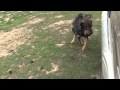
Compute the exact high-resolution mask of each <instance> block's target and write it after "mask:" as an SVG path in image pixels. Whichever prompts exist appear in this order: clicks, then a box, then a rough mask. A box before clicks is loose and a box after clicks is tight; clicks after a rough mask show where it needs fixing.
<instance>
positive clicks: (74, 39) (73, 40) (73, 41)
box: [71, 34, 77, 43]
mask: <svg viewBox="0 0 120 90" xmlns="http://www.w3.org/2000/svg"><path fill="white" fill-rule="evenodd" d="M76 39H77V37H76V35H75V34H74V37H73V39H72V41H71V43H75V42H76Z"/></svg>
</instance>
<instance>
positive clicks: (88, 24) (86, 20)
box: [80, 14, 93, 36]
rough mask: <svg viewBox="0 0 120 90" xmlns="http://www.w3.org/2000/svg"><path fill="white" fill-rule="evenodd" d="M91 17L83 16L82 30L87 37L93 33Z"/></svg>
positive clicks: (81, 21)
mask: <svg viewBox="0 0 120 90" xmlns="http://www.w3.org/2000/svg"><path fill="white" fill-rule="evenodd" d="M91 17H92V16H91V15H85V14H82V17H81V20H80V25H81V29H82V30H83V33H84V35H85V36H90V35H91V34H92V33H93V31H92V20H91Z"/></svg>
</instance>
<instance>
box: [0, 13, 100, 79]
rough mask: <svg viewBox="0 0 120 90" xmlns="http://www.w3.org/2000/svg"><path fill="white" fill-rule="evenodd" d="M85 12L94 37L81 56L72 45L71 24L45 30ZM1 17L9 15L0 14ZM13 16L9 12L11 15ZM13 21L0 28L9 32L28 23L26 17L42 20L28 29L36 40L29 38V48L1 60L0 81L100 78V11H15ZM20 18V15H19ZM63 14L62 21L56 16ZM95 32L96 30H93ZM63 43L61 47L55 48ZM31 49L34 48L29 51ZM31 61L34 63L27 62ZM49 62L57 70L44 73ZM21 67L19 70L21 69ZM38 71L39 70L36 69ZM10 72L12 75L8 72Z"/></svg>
mask: <svg viewBox="0 0 120 90" xmlns="http://www.w3.org/2000/svg"><path fill="white" fill-rule="evenodd" d="M80 12H82V13H88V14H92V16H93V29H94V34H93V35H92V36H91V38H89V43H88V44H89V45H88V48H87V50H86V51H85V52H84V53H83V52H82V51H81V48H82V47H81V46H80V44H79V43H77V44H71V43H70V42H71V40H72V38H73V33H72V31H71V24H68V25H67V26H65V25H61V26H60V28H59V29H55V27H54V28H47V29H43V27H48V26H49V25H50V24H53V23H55V22H58V21H60V20H71V19H73V18H74V17H75V16H76V15H77V14H78V13H80ZM0 13H1V14H2V15H6V14H8V12H0ZM10 13H11V14H12V12H10ZM14 13H15V14H14V17H13V18H14V21H12V22H8V23H1V24H0V29H4V30H5V29H9V28H12V27H16V26H17V25H19V24H22V23H23V22H26V21H28V18H29V17H31V16H35V17H36V18H45V20H44V22H42V23H37V24H34V25H31V26H29V27H28V29H33V33H34V36H37V38H36V39H34V37H31V38H30V39H29V42H30V43H31V44H30V45H27V44H25V45H22V46H21V47H19V49H18V51H17V52H16V53H13V54H12V55H11V56H7V57H2V58H0V78H27V79H28V78H30V76H31V78H37V79H38V78H39V79H51V78H52V79H57V78H58V79H74V78H75V79H91V76H92V75H99V71H100V68H101V31H100V29H101V28H100V21H95V20H96V19H98V18H99V19H100V17H101V12H100V11H61V12H60V11H59V12H56V11H52V12H50V11H46V12H44V11H39V12H37V11H36V12H32V13H31V12H14ZM18 14H19V15H21V16H18ZM58 15H63V17H61V18H54V17H55V16H58ZM64 29H68V30H70V31H69V32H67V33H66V34H65V35H60V34H59V31H60V30H64ZM95 29H98V31H95ZM61 42H64V44H65V45H64V46H61V47H59V46H56V44H61ZM32 46H34V48H32ZM32 60H34V63H30V61H32ZM51 63H54V64H56V65H58V70H57V71H55V72H53V73H49V74H46V73H45V72H44V71H43V70H42V69H41V68H43V69H44V70H47V71H50V70H51V69H52V66H51ZM20 65H22V67H20ZM39 68H40V69H39ZM9 69H11V70H12V71H13V73H12V74H9V73H8V70H9Z"/></svg>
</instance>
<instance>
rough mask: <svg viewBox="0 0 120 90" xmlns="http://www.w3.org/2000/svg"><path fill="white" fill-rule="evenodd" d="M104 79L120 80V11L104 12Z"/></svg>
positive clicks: (102, 19) (102, 72)
mask: <svg viewBox="0 0 120 90" xmlns="http://www.w3.org/2000/svg"><path fill="white" fill-rule="evenodd" d="M101 27H102V71H101V78H102V79H120V11H103V12H102V15H101Z"/></svg>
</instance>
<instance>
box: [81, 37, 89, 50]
mask: <svg viewBox="0 0 120 90" xmlns="http://www.w3.org/2000/svg"><path fill="white" fill-rule="evenodd" d="M87 44H88V37H84V46H83V47H82V51H85V49H86V47H87Z"/></svg>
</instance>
